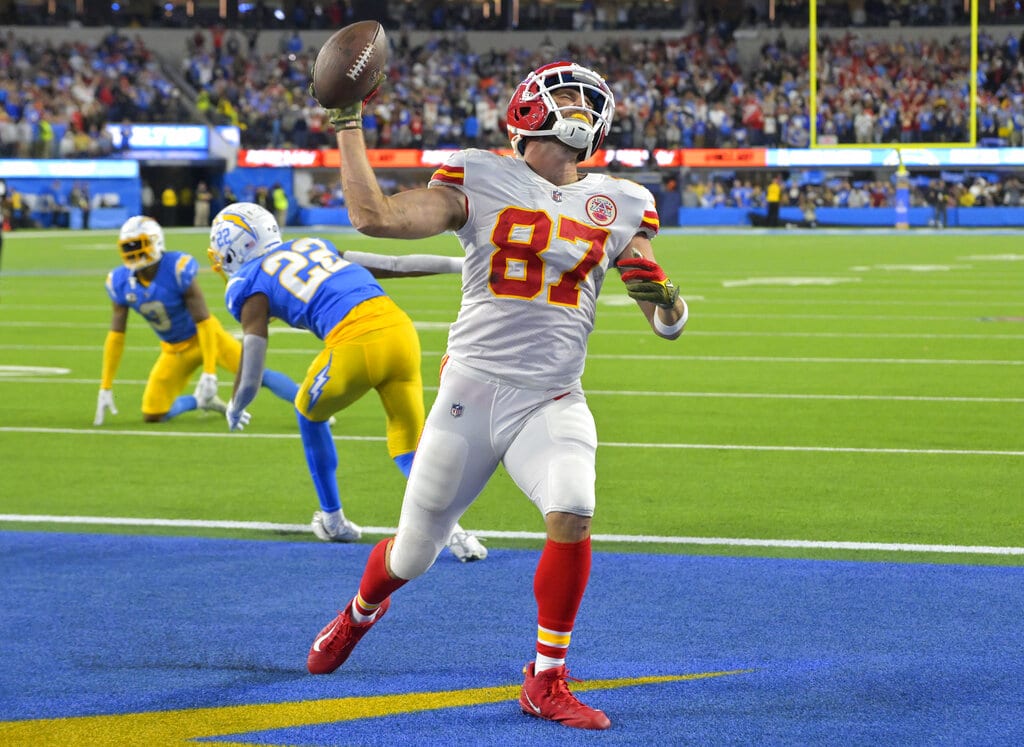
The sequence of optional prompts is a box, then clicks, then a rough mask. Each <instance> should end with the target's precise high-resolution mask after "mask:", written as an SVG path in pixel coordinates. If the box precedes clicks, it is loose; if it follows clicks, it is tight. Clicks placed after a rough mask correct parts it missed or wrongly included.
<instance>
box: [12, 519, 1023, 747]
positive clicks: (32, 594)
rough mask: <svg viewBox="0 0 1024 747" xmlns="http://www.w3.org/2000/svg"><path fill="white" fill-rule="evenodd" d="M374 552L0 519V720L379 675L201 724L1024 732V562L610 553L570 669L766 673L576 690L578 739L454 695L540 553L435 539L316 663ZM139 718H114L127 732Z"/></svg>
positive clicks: (526, 739) (994, 738) (193, 703)
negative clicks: (368, 704) (435, 548)
mask: <svg viewBox="0 0 1024 747" xmlns="http://www.w3.org/2000/svg"><path fill="white" fill-rule="evenodd" d="M370 548H371V546H370V545H369V544H358V545H326V544H323V543H319V542H308V543H305V542H271V541H262V542H261V541H243V540H213V539H196V538H173V537H144V536H143V537H132V536H115V535H76V534H58V533H22V532H3V533H0V603H2V605H3V610H4V612H3V615H2V616H0V652H2V662H3V666H2V668H0V720H2V721H12V720H22V719H38V718H58V717H68V716H81V715H92V714H121V713H132V712H149V711H166V710H170V709H203V708H210V707H216V706H228V705H245V704H256V705H258V704H267V703H282V702H286V701H321V700H325V699H341V698H352V697H358V696H366V695H385V694H386V695H395V696H396V697H394V698H393V699H391V700H388V701H385V706H384V708H385V711H386V713H385V715H383V716H379V717H376V718H362V719H358V720H352V716H353V714H354V713H355V712H354V711H351V710H347V709H349V707H350V706H349V705H348V704H347V703H345V704H340V705H339V704H337V703H333V704H318V703H313V704H309V705H304V706H303V707H304V708H306V710H307V711H308V712H309V713H311V714H313V715H312V716H308V717H303V718H301V719H300V718H298V717H292V718H289V717H287V716H282V717H281V720H280V721H278V722H274V721H273V719H270V721H269V722H268V720H267V719H265V718H264V719H263V720H261V721H259V722H257V721H252V720H250V721H246V720H245V718H243V719H242V720H241V721H240V723H241V724H245V723H250V724H256V723H259V724H260V728H258V729H252V728H248V729H245V730H239V731H236V732H234V733H233V734H229V733H228V732H227V731H223V730H222V731H219V732H217V731H213V732H206V733H201V734H200V733H197V734H196V736H201V737H205V739H204V740H203V741H213V742H216V741H220V740H222V741H233V742H243V741H244V742H247V743H254V744H259V743H265V744H295V743H302V744H361V745H385V744H399V743H403V742H404V743H408V744H416V745H421V744H472V745H502V747H508V745H512V744H524V743H529V744H544V743H556V742H557V743H558V744H568V743H575V742H576V741H577V740H579V741H582V740H584V739H586V740H587V742H588V743H590V742H591V741H593V740H596V741H597V742H599V743H600V744H602V745H605V744H639V743H651V744H655V743H658V744H666V743H668V744H678V743H684V742H686V743H694V744H708V743H716V744H721V743H725V742H740V743H747V744H750V743H762V744H763V743H773V742H774V743H780V742H783V743H801V744H807V743H833V744H835V743H843V744H856V743H860V744H864V743H868V742H875V743H879V744H936V743H965V742H971V743H976V744H981V743H984V744H1010V743H1013V742H1015V741H1017V740H1018V738H1019V737H1020V734H1021V731H1020V730H1021V724H1022V723H1024V698H1022V692H1024V690H1022V685H1021V683H1022V682H1024V649H1022V645H1021V642H1022V641H1024V569H1021V568H997V567H974V566H953V565H911V564H883V563H865V562H833V561H809V560H771V559H756V558H719V557H700V556H673V555H654V556H652V555H639V554H637V555H633V554H610V553H598V554H596V555H595V558H594V571H593V576H592V580H591V585H590V588H589V589H588V592H587V596H586V598H585V600H584V603H583V610H582V612H581V615H580V619H579V620H578V623H577V629H576V634H575V635H574V637H573V646H572V649H571V651H570V660H569V665H570V669H571V670H572V671H573V674H574V675H577V676H579V677H581V678H583V679H585V680H587V681H593V680H602V679H618V678H639V677H646V676H651V675H698V674H708V673H721V672H726V671H729V670H753V671H750V672H747V673H739V674H730V675H725V676H717V677H707V678H701V679H688V680H683V681H674V682H662V683H656V684H646V685H641V686H632V687H610V688H605V689H596V690H593V691H588V692H581V698H582V699H583V700H584V701H585V702H587V703H589V704H591V705H593V706H595V707H598V708H602V709H603V710H605V711H606V712H607V713H608V715H609V716H610V718H611V719H612V722H613V726H612V729H611V730H610V731H608V732H604V733H600V734H589V733H588V734H581V733H577V732H574V731H572V730H569V729H566V728H564V727H560V726H557V725H554V724H549V723H544V722H539V721H536V720H534V719H530V718H527V717H526V716H522V715H521V714H520V713H519V709H518V706H517V705H516V703H515V702H514V701H513V700H512V699H511V698H512V697H514V695H515V693H514V691H510V692H512V694H511V695H509V696H508V697H507V698H506V699H503V700H500V701H499V702H486V701H484V700H480V699H476V700H474V698H475V697H476V696H475V695H472V694H470V695H466V694H464V693H463V692H462V691H466V690H474V689H476V688H490V687H502V686H515V685H518V684H519V683H520V682H521V675H520V669H521V667H522V665H523V664H524V663H525V662H526V661H527V660H529V659H530V658H531V656H532V653H533V638H534V634H535V617H534V615H535V612H534V602H533V592H532V575H533V569H534V567H535V565H536V562H537V557H538V554H537V552H533V551H525V550H522V551H515V550H492V551H491V553H490V556H489V557H488V559H487V560H486V561H484V562H482V563H473V564H469V565H462V564H460V563H457V562H455V561H453V560H452V559H451V558H450V557H449V556H447V555H442V556H441V558H440V559H439V560H438V562H437V564H436V565H435V566H434V568H433V569H431V571H430V572H429V573H428V574H427V575H426V576H425V577H423V578H421V579H419V580H417V581H416V582H414V583H412V584H410V585H409V586H407V587H405V588H403V589H401V590H399V591H398V592H397V593H396V594H395V598H394V606H393V608H392V610H391V612H390V613H389V615H388V617H387V618H386V619H385V620H384V621H382V622H381V624H380V625H379V627H377V628H375V629H374V630H373V631H372V632H371V633H370V634H369V635H368V636H367V637H366V639H365V640H364V641H363V642H362V643H361V644H360V646H359V647H358V648H357V649H356V651H355V653H354V654H353V655H352V658H351V659H350V660H349V661H348V662H347V663H346V664H345V666H344V667H343V668H342V669H341V670H339V671H338V672H337V673H335V674H333V675H329V676H325V677H313V676H310V675H308V674H307V673H306V671H305V657H306V652H307V650H308V647H309V645H310V643H311V641H312V638H313V636H314V635H315V634H316V632H317V631H318V630H320V628H321V627H322V626H323V625H324V623H326V622H327V621H328V620H329V619H330V618H331V617H332V616H333V615H334V614H335V612H336V610H337V608H338V606H339V605H341V604H343V603H344V602H345V601H346V600H347V599H349V598H350V597H351V595H352V594H353V592H354V590H355V587H356V583H357V581H358V578H359V575H360V573H361V572H362V568H363V565H364V563H365V561H366V557H367V555H368V554H369V551H370ZM631 615H635V616H636V618H635V619H633V620H630V619H629V618H630V616H631ZM429 691H454V692H453V693H452V694H451V695H450V696H446V698H444V699H442V700H441V702H442V703H443V704H447V703H453V702H456V701H457V702H459V703H463V705H459V706H458V707H449V708H441V709H440V710H431V711H420V712H410V710H411V707H410V706H409V702H408V701H407V700H406V699H405V698H404V696H406V695H407V694H410V693H423V692H429ZM352 702H354V701H352ZM257 711H258V709H257ZM130 719H131V717H126V719H125V721H124V722H123V724H122V723H121V722H117V723H116V725H114V726H111V725H110V724H107V726H105V727H104V728H105V729H106V730H108V731H115V732H116V731H117V730H118V729H121V728H124V729H125V730H126V734H127V730H130V729H133V728H135V726H134V725H133V724H134V722H132V721H131V720H130ZM204 719H205V716H204V715H203V712H196V714H195V716H194V717H191V716H190V717H189V719H188V720H189V721H191V722H193V723H204ZM317 720H319V721H328V722H327V723H313V722H314V721H317ZM61 723H62V724H63V723H65V722H61ZM11 726H12V725H11V724H0V737H2V736H3V735H4V734H5V728H6V727H11ZM268 727H269V728H268ZM107 736H110V737H112V738H113V737H114V736H115V734H113V733H110V734H107ZM183 738H187V735H185V736H183ZM0 741H5V740H4V739H2V738H0Z"/></svg>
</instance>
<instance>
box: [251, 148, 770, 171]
mask: <svg viewBox="0 0 1024 747" xmlns="http://www.w3.org/2000/svg"><path fill="white" fill-rule="evenodd" d="M493 152H494V153H498V154H500V155H505V156H510V155H512V151H511V150H510V149H506V150H494V151H493ZM452 153H453V151H451V150H416V149H414V148H376V149H373V150H368V151H367V157H368V158H369V160H370V166H372V167H373V168H382V169H436V168H437V167H438V166H440V165H441V164H442V163H444V162H445V161H446V160H447V159H448V156H449V155H451V154H452ZM767 153H768V151H767V150H766V149H764V148H689V149H687V148H683V149H674V148H673V149H667V148H666V149H662V148H659V149H657V150H655V151H653V152H652V151H649V150H646V149H643V148H621V149H618V150H615V149H606V150H599V151H598V152H597V153H595V154H594V155H593V156H591V157H590V158H588V159H587V160H586V161H583V162H582V163H581V164H580V166H581V167H583V168H604V167H607V166H610V165H612V164H618V165H620V166H623V167H625V168H641V167H644V166H657V167H658V168H662V169H669V168H676V167H679V166H687V167H689V168H695V169H714V168H724V169H737V168H754V169H756V168H764V167H765V166H767ZM238 165H239V166H241V167H242V168H261V167H262V168H267V167H276V168H298V169H312V168H328V169H336V168H338V167H339V166H340V165H341V156H340V154H339V152H338V150H337V149H336V148H334V149H331V150H273V149H267V150H240V151H238Z"/></svg>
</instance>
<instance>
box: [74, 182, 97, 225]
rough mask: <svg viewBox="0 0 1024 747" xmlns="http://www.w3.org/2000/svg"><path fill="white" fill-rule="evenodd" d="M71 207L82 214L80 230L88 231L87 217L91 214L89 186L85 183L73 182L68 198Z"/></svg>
mask: <svg viewBox="0 0 1024 747" xmlns="http://www.w3.org/2000/svg"><path fill="white" fill-rule="evenodd" d="M69 202H70V203H71V207H73V208H78V209H79V210H80V211H81V213H82V228H83V229H85V230H88V228H89V216H90V214H91V213H92V198H91V197H90V196H89V185H88V184H86V183H85V182H75V185H74V186H73V187H72V188H71V195H70V196H69Z"/></svg>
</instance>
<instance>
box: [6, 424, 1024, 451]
mask: <svg viewBox="0 0 1024 747" xmlns="http://www.w3.org/2000/svg"><path fill="white" fill-rule="evenodd" d="M0 433H52V434H55V435H72V436H94V435H95V436H152V437H157V438H162V437H169V438H262V439H270V440H281V439H285V440H295V439H298V438H300V436H299V434H298V433H251V432H246V433H244V434H243V433H230V432H227V431H225V432H223V433H195V432H183V431H165V430H159V431H156V430H137V431H132V430H108V429H106V428H20V427H15V426H4V427H0ZM334 440H335V441H385V440H387V439H386V438H385V437H384V436H339V435H335V436H334ZM597 445H598V446H603V447H605V448H616V449H618V448H621V449H692V450H701V451H714V450H716V449H717V450H722V451H806V452H819V453H831V454H923V455H931V454H939V455H946V456H1014V457H1019V456H1024V451H997V450H993V449H884V448H871V447H859V446H770V445H768V446H765V445H759V444H663V443H658V444H654V443H647V444H645V443H629V442H625V441H598V444H597Z"/></svg>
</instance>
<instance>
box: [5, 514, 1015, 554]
mask: <svg viewBox="0 0 1024 747" xmlns="http://www.w3.org/2000/svg"><path fill="white" fill-rule="evenodd" d="M2 521H10V522H22V523H32V524H91V525H100V526H137V527H179V528H187V529H249V530H253V531H261V532H308V531H309V525H308V524H274V523H271V522H265V521H204V520H199V519H133V518H127V517H117V516H112V517H106V516H50V515H46V514H0V522H2ZM397 531H398V530H397V528H396V527H363V532H365V533H366V534H380V535H385V536H387V535H391V534H394V533H395V532H397ZM471 531H472V532H473V534H475V535H476V536H477V537H483V538H485V539H486V538H492V539H528V540H543V539H544V538H545V536H546V535H545V534H544V533H543V532H505V531H498V530H486V529H483V530H477V529H473V530H471ZM591 538H592V539H593V540H594V541H596V542H615V543H623V544H632V543H635V544H648V545H658V544H661V545H717V546H726V547H787V548H799V549H806V550H860V551H868V552H871V551H885V552H921V553H946V554H954V555H1024V547H992V546H987V545H915V544H906V543H899V542H840V541H835V542H833V541H819V540H785V539H745V538H741V537H659V536H656V535H642V534H641V535H637V534H595V535H592V537H591Z"/></svg>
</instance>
